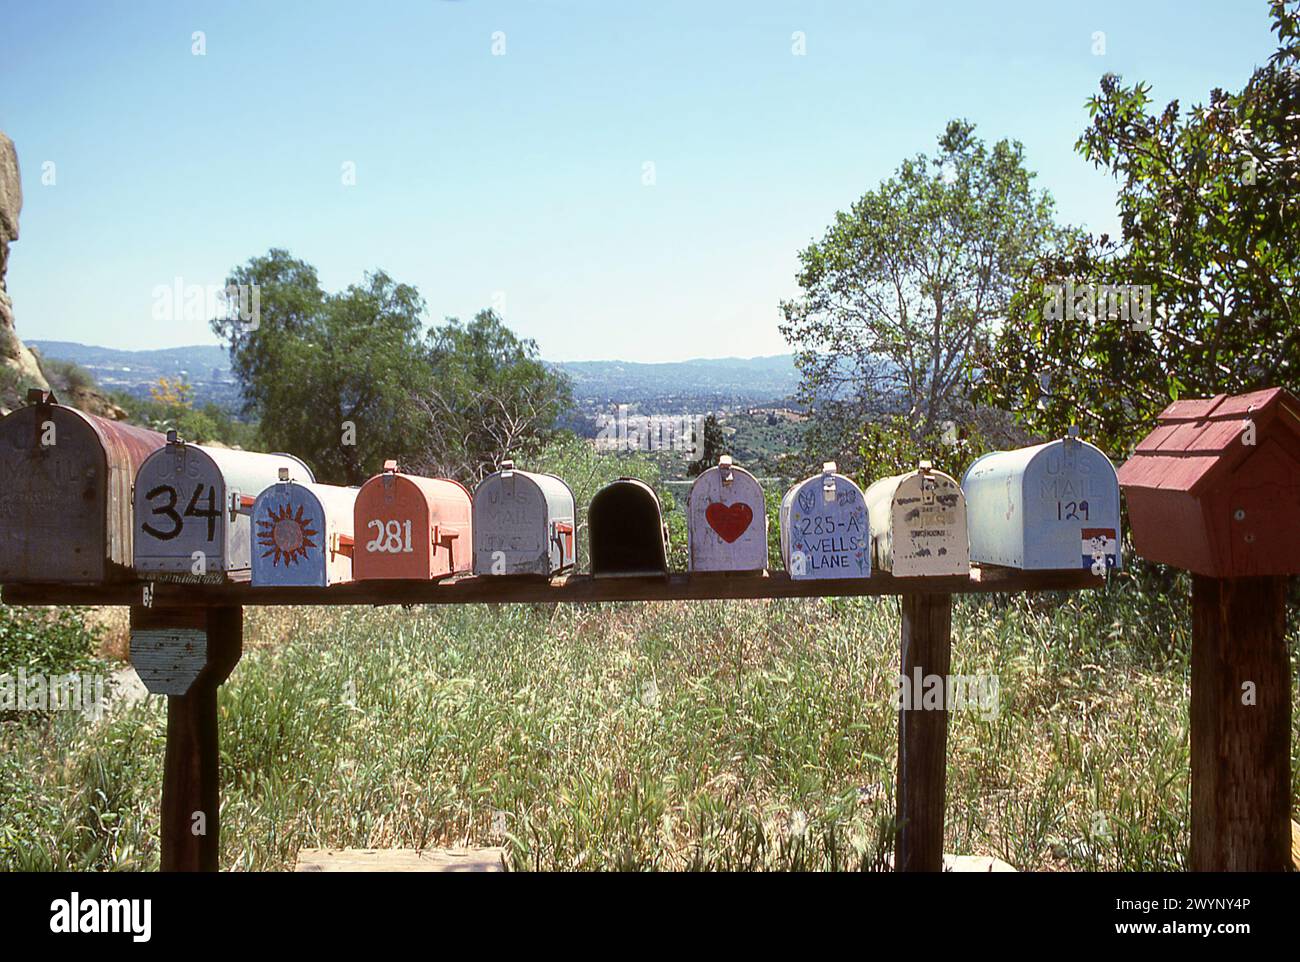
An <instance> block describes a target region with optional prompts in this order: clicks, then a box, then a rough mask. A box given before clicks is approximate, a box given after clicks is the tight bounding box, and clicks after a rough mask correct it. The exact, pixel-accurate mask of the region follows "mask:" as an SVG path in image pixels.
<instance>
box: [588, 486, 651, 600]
mask: <svg viewBox="0 0 1300 962" xmlns="http://www.w3.org/2000/svg"><path fill="white" fill-rule="evenodd" d="M587 530H588V532H589V534H588V537H589V538H590V539H591V540H590V546H591V573H592V575H593V576H595V577H598V578H599V577H606V576H618V577H647V576H651V575H663V574H667V573H668V556H667V534H666V528H665V526H664V518H663V510H662V508H661V507H660V505H659V497H658V496H657V495H656V494H655V493H654V489H653V488H651V487H650V486H649V485H648V484H646V483H645V482H644V481H638V480H637V479H635V478H619V479H618V480H617V481H614V482H613V483H611V484H607V485H606V486H605V487H603V488H601V489H600V490H599V491H597V492H596V495H595V497H593V498H592V499H591V506H590V507H589V508H588V509H587Z"/></svg>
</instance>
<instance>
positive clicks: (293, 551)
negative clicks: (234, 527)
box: [253, 468, 357, 587]
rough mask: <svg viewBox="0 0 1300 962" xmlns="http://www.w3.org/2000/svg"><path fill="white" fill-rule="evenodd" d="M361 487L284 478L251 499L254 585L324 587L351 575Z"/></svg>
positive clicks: (284, 470)
mask: <svg viewBox="0 0 1300 962" xmlns="http://www.w3.org/2000/svg"><path fill="white" fill-rule="evenodd" d="M356 500H357V489H356V488H341V487H336V486H335V485H332V484H315V483H313V482H305V481H291V480H289V470H288V469H287V468H281V469H280V480H279V481H276V482H275V483H274V484H272V485H271V486H270V487H269V488H267V489H266V490H265V491H263V492H262V493H261V494H259V495H258V496H257V500H256V501H254V502H253V585H254V586H255V587H259V586H265V587H270V586H275V585H312V586H315V587H326V586H328V585H333V584H339V583H341V582H345V581H351V580H352V547H353V541H352V532H353V528H352V524H353V509H354V508H355V506H356Z"/></svg>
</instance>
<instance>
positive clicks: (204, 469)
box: [135, 431, 312, 581]
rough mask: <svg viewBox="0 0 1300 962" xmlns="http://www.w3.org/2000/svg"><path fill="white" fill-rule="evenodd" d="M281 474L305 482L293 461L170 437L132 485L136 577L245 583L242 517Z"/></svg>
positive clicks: (248, 550)
mask: <svg viewBox="0 0 1300 962" xmlns="http://www.w3.org/2000/svg"><path fill="white" fill-rule="evenodd" d="M281 468H285V469H287V470H289V471H291V472H292V473H294V474H297V475H298V476H300V477H305V478H306V479H307V480H312V474H311V469H309V468H308V467H307V465H305V464H303V463H302V462H301V461H299V460H298V459H297V458H295V457H293V456H292V455H288V454H258V453H256V452H254V451H233V450H230V449H228V448H211V447H204V446H203V445H200V444H187V443H186V442H184V441H181V440H180V439H179V438H177V436H176V432H175V431H169V432H168V433H167V444H166V446H165V447H162V448H160V449H159V450H157V451H155V452H154V453H153V454H151V455H149V457H148V458H147V459H145V462H144V463H143V464H142V465H141V466H140V471H139V473H138V474H137V475H136V479H135V570H136V572H137V573H138V574H139V575H140V576H141V577H142V578H157V579H160V580H185V581H188V580H196V581H223V580H245V579H247V578H248V577H249V576H250V573H251V569H252V537H251V534H250V532H251V525H250V523H249V516H250V514H251V513H252V509H253V503H254V501H255V500H256V499H257V496H258V494H260V493H261V492H262V491H263V490H265V489H266V487H267V486H268V485H270V484H274V483H275V481H276V479H277V478H278V477H279V472H280V469H281Z"/></svg>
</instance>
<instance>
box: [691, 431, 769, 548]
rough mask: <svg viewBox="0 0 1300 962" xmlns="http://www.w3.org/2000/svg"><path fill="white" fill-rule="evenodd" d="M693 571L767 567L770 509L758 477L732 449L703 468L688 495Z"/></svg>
mask: <svg viewBox="0 0 1300 962" xmlns="http://www.w3.org/2000/svg"><path fill="white" fill-rule="evenodd" d="M686 510H687V525H686V534H687V543H688V546H689V553H690V570H691V571H762V570H764V569H765V568H766V567H767V509H766V505H765V503H764V500H763V488H762V486H761V485H760V484H759V483H758V479H757V478H755V477H754V476H753V475H752V474H750V473H749V472H748V471H746V470H745V469H744V468H739V467H736V465H735V464H733V463H732V460H731V457H730V455H726V454H724V455H723V456H722V457H721V458H719V459H718V463H717V464H716V465H715V466H714V467H711V468H709V469H708V470H706V471H703V472H701V474H700V476H699V477H698V478H696V479H695V483H694V484H692V485H691V493H690V497H689V498H688V499H687V506H686Z"/></svg>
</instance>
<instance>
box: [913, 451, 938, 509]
mask: <svg viewBox="0 0 1300 962" xmlns="http://www.w3.org/2000/svg"><path fill="white" fill-rule="evenodd" d="M933 470H934V464H933V462H930V461H922V462H921V464H920V466H919V467H918V468H917V473H919V474H920V475H921V504H922V505H924V506H927V507H928V506H930V505H932V504H934V484H935V481H934V478H933V477H931V476H930V472H931V471H933Z"/></svg>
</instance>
